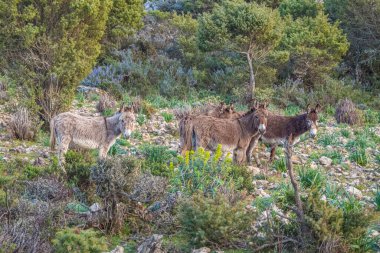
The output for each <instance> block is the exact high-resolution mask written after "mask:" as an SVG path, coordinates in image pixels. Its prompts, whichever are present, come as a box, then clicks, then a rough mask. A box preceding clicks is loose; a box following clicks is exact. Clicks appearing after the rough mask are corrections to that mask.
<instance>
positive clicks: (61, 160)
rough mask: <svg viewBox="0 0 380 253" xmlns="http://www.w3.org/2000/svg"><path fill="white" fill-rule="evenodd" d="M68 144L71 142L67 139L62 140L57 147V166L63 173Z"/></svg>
mask: <svg viewBox="0 0 380 253" xmlns="http://www.w3.org/2000/svg"><path fill="white" fill-rule="evenodd" d="M70 142H71V140H70V139H69V138H62V139H61V140H60V143H59V145H58V165H59V167H61V168H62V170H63V171H64V172H65V173H66V170H65V166H64V164H65V154H66V153H67V150H69V145H70Z"/></svg>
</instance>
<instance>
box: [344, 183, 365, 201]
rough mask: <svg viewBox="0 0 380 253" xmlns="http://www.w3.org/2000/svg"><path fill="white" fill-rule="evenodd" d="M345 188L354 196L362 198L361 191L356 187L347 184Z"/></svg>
mask: <svg viewBox="0 0 380 253" xmlns="http://www.w3.org/2000/svg"><path fill="white" fill-rule="evenodd" d="M346 190H347V192H348V193H350V194H352V195H354V196H355V197H356V198H359V199H361V198H363V193H362V192H361V191H360V190H359V189H356V188H355V187H353V186H348V187H347V188H346Z"/></svg>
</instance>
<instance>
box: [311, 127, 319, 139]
mask: <svg viewBox="0 0 380 253" xmlns="http://www.w3.org/2000/svg"><path fill="white" fill-rule="evenodd" d="M315 136H317V129H315V128H312V129H310V137H311V138H314V137H315Z"/></svg>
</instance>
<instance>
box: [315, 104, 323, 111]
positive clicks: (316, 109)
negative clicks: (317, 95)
mask: <svg viewBox="0 0 380 253" xmlns="http://www.w3.org/2000/svg"><path fill="white" fill-rule="evenodd" d="M321 109H322V106H321V105H320V104H319V103H318V104H317V105H316V106H315V111H316V112H317V113H318V112H320V111H321Z"/></svg>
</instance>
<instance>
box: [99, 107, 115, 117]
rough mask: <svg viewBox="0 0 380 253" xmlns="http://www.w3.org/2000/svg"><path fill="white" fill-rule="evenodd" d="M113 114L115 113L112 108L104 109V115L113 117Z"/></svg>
mask: <svg viewBox="0 0 380 253" xmlns="http://www.w3.org/2000/svg"><path fill="white" fill-rule="evenodd" d="M113 114H114V113H113V110H112V108H106V109H104V111H103V112H102V115H103V116H104V117H111V116H112V115H113Z"/></svg>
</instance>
